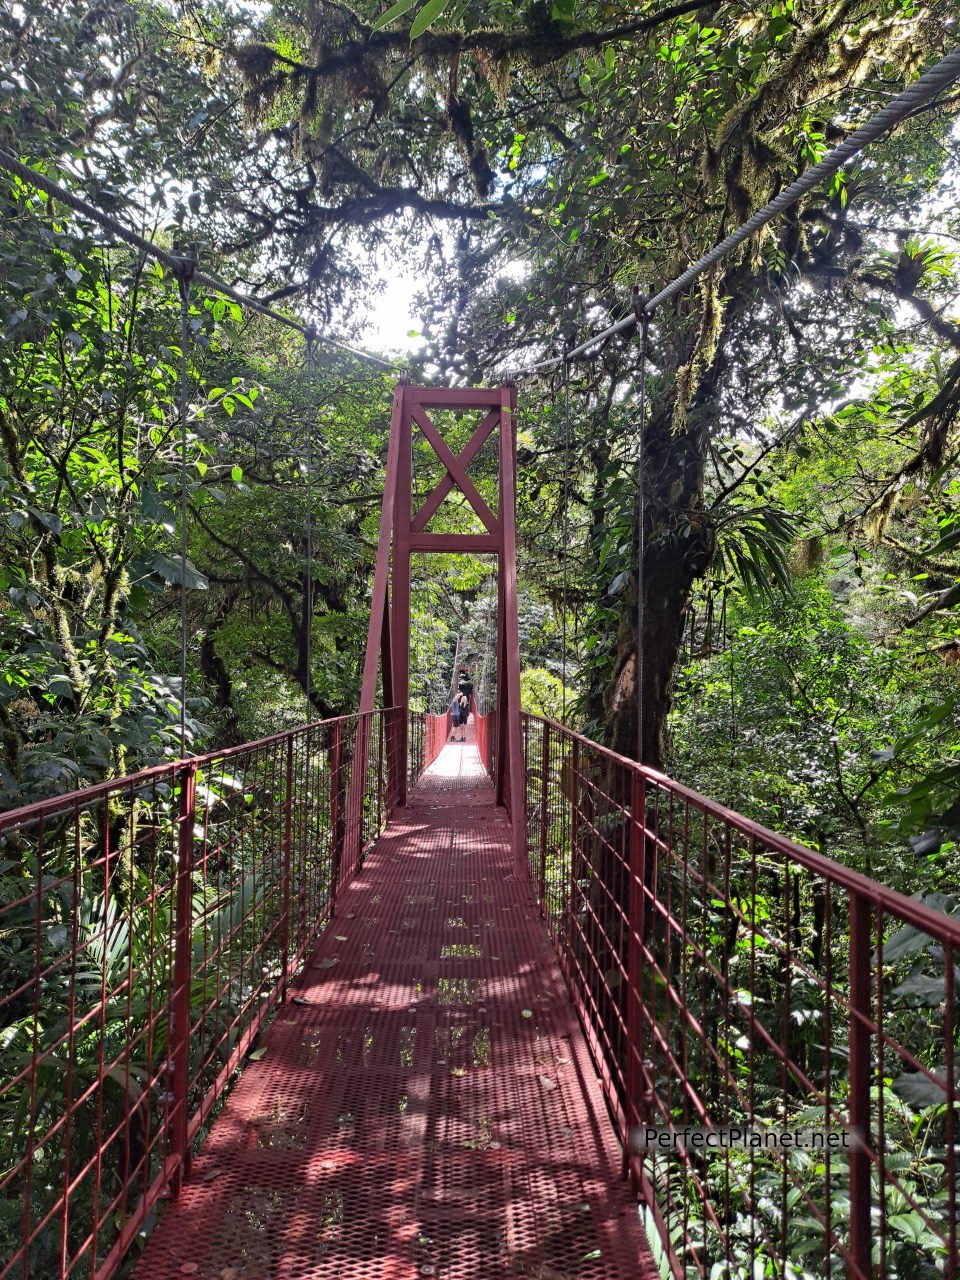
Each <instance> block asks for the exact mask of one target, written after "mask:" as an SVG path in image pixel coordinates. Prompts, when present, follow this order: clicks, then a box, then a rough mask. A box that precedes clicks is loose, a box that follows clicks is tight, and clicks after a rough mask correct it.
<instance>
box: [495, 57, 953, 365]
mask: <svg viewBox="0 0 960 1280" xmlns="http://www.w3.org/2000/svg"><path fill="white" fill-rule="evenodd" d="M958 79H960V48H957V49H954V50H953V51H952V52H951V53H948V54H947V56H946V57H945V58H943V59H942V60H941V61H940V62H938V63H937V64H936V66H934V67H932V68H931V69H930V70H929V71H928V72H926V74H925V75H922V76H921V77H920V79H919V80H917V81H916V82H915V83H914V84H912V85H910V87H909V88H908V89H904V91H903V92H902V93H900V94H898V95H897V96H896V97H895V98H894V99H893V101H892V102H889V103H888V104H887V105H886V106H885V107H884V108H883V109H882V110H881V111H878V112H877V114H876V115H875V116H873V117H872V118H871V119H870V120H868V121H867V122H866V124H863V125H861V126H860V128H859V129H856V130H854V132H853V133H851V134H850V136H849V137H848V138H846V139H845V140H844V141H843V142H841V143H840V145H839V146H837V147H834V148H833V150H832V151H829V152H828V153H827V154H826V155H825V156H824V157H823V159H822V160H820V161H819V162H818V163H817V164H815V165H812V166H811V167H810V168H809V169H807V171H806V172H805V173H803V174H801V176H800V177H799V178H797V180H796V181H795V182H791V183H790V185H789V186H787V187H784V189H783V190H782V191H781V192H779V193H778V194H777V195H776V196H774V198H773V199H772V200H770V201H768V202H767V203H766V204H765V205H764V206H763V208H761V209H758V210H757V212H756V213H754V214H753V216H752V217H750V218H748V219H747V221H746V222H744V223H743V224H742V225H741V226H739V227H738V228H737V229H736V231H733V232H732V233H731V234H730V235H728V236H727V237H726V239H725V240H721V241H720V243H719V244H717V245H715V246H714V248H712V249H711V250H710V251H709V252H708V253H705V254H704V255H703V257H702V258H698V259H697V261H696V262H694V263H693V264H692V265H691V266H689V267H688V268H687V269H686V271H684V272H683V273H682V275H679V276H677V277H676V279H675V280H672V281H671V282H670V283H669V284H668V285H666V287H665V288H663V289H661V290H660V292H659V293H655V294H654V295H653V296H652V297H650V298H648V299H647V300H646V301H645V302H644V303H643V304H642V308H641V309H642V311H643V313H644V314H645V315H648V316H649V315H652V314H653V313H654V312H655V311H656V309H657V307H659V306H661V305H662V303H664V302H667V301H669V299H670V298H673V297H674V296H675V295H676V294H678V293H680V292H681V291H682V290H683V289H685V288H686V287H687V285H690V284H692V283H693V282H694V281H695V280H696V279H698V278H699V277H700V276H702V275H703V274H704V272H705V271H709V270H710V268H711V267H713V266H716V264H717V263H718V262H719V261H720V260H721V259H722V258H725V257H726V256H727V254H728V253H730V252H732V250H734V249H736V248H737V247H738V246H739V245H741V244H743V243H744V241H746V240H749V239H750V237H751V236H752V235H754V234H755V233H756V232H757V231H759V230H761V228H763V227H765V226H766V225H767V223H768V222H772V221H773V219H774V218H776V217H778V216H779V215H780V214H781V213H785V212H786V211H787V210H788V209H790V208H791V207H792V206H793V205H795V204H796V203H797V201H798V200H800V198H801V197H802V196H804V195H806V194H807V192H808V191H812V190H813V189H814V187H818V186H819V185H820V183H821V182H823V181H824V179H826V178H830V177H833V175H834V174H835V173H837V172H839V170H840V169H842V168H843V166H844V165H845V164H846V163H847V161H848V160H852V159H853V157H854V156H855V155H857V154H858V153H859V152H860V151H862V150H863V149H864V148H865V147H867V146H869V144H870V143H872V142H875V141H876V140H877V139H878V138H879V137H881V136H882V135H883V134H885V133H887V132H889V131H890V130H891V129H893V128H895V127H896V126H897V125H898V124H902V123H903V121H904V120H906V119H907V118H908V117H909V116H911V115H914V114H915V113H916V112H917V111H919V110H921V109H922V108H923V107H926V106H928V105H929V104H930V103H932V102H933V101H934V99H935V98H936V97H937V96H938V95H939V94H940V93H942V92H943V90H944V89H946V88H949V86H950V85H952V84H953V83H954V82H955V81H956V80H958ZM636 323H637V317H636V315H634V314H630V315H627V316H624V318H623V319H622V320H618V321H617V322H616V324H612V325H609V326H608V327H607V328H606V329H603V330H601V332H599V333H595V334H594V335H593V336H592V337H590V338H588V339H587V340H586V341H585V342H581V343H580V345H579V346H577V347H574V348H573V350H572V351H569V352H566V353H565V354H564V355H562V356H560V357H558V358H554V359H552V360H541V361H539V362H538V363H536V364H532V365H530V366H529V367H528V368H526V369H523V370H521V371H520V372H519V373H516V374H514V375H513V376H514V378H523V377H529V376H531V375H532V374H534V373H538V372H541V371H545V370H548V369H555V368H556V367H557V365H558V364H560V363H561V362H562V361H564V360H567V361H569V360H575V359H576V358H577V357H578V356H581V355H584V354H585V353H586V352H587V351H589V350H590V348H591V347H594V346H596V344H597V343H598V342H603V341H604V340H605V339H607V338H612V337H613V336H614V335H615V334H618V333H622V332H623V331H624V329H629V328H631V327H633V326H634V325H636Z"/></svg>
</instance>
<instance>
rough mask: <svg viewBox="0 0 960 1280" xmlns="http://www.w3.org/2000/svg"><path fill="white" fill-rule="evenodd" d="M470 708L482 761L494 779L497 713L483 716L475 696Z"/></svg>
mask: <svg viewBox="0 0 960 1280" xmlns="http://www.w3.org/2000/svg"><path fill="white" fill-rule="evenodd" d="M470 708H471V710H472V711H473V720H474V724H475V725H476V726H477V751H478V753H479V755H480V759H481V760H482V761H483V763H484V765H485V766H486V769H487V773H489V774H490V776H491V777H492V776H493V744H494V739H495V737H496V728H495V725H496V712H493V711H489V712H487V714H486V715H481V714H480V708H479V707H478V706H477V699H476V697H475V696H474V697H473V698H471V699H470Z"/></svg>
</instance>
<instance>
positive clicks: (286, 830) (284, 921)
mask: <svg viewBox="0 0 960 1280" xmlns="http://www.w3.org/2000/svg"><path fill="white" fill-rule="evenodd" d="M286 754H287V760H286V773H287V778H286V787H285V789H284V797H283V886H282V895H283V896H282V903H281V907H280V910H281V913H282V914H281V920H280V1000H281V1002H282V1001H284V1000H286V998H287V978H288V977H289V974H290V855H291V849H292V845H293V734H292V733H291V734H289V735H288V737H287V753H286Z"/></svg>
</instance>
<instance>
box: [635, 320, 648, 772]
mask: <svg viewBox="0 0 960 1280" xmlns="http://www.w3.org/2000/svg"><path fill="white" fill-rule="evenodd" d="M649 328H650V317H649V316H648V315H647V314H646V313H644V314H643V315H642V316H641V319H640V374H639V376H640V442H639V448H638V451H637V482H638V489H639V492H638V494H637V658H636V676H637V759H638V760H639V761H641V763H642V761H643V751H644V747H645V745H646V744H645V741H644V733H643V707H644V698H643V692H644V690H643V682H644V664H643V654H644V648H645V646H644V642H643V631H644V627H645V625H646V581H645V579H644V572H643V561H644V556H645V555H646V550H647V535H646V528H645V522H646V515H647V503H646V493H647V448H646V445H647V338H648V334H649Z"/></svg>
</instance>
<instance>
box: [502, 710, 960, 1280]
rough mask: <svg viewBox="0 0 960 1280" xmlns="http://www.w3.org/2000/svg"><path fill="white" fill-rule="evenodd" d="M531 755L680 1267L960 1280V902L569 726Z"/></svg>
mask: <svg viewBox="0 0 960 1280" xmlns="http://www.w3.org/2000/svg"><path fill="white" fill-rule="evenodd" d="M524 754H525V786H526V815H527V840H528V851H529V867H530V873H531V877H532V879H533V881H534V883H535V885H536V888H537V892H538V895H539V899H540V902H541V905H542V908H543V911H544V914H545V916H546V919H547V923H548V926H549V928H550V931H551V934H552V936H553V940H554V943H555V945H556V947H557V951H558V953H559V956H560V959H561V962H562V965H563V968H564V972H565V974H566V977H567V981H568V984H569V986H570V990H571V993H572V995H573V997H574V1000H575V1002H576V1004H577V1006H578V1009H579V1012H580V1016H581V1018H582V1020H583V1024H584V1027H585V1029H586V1031H587V1035H588V1038H589V1040H590V1043H591V1047H592V1050H593V1053H594V1057H595V1061H596V1064H597V1067H598V1071H599V1073H600V1075H601V1077H602V1080H603V1083H604V1087H605V1090H606V1094H607V1099H608V1103H609V1105H610V1108H611V1111H612V1113H613V1114H614V1116H615V1119H616V1122H617V1124H618V1126H619V1129H620V1134H621V1138H622V1140H623V1141H624V1143H625V1150H626V1151H627V1155H626V1157H625V1163H626V1165H627V1166H628V1167H629V1170H630V1172H631V1174H632V1176H633V1178H634V1179H635V1183H636V1186H637V1188H638V1192H639V1194H640V1198H641V1202H642V1205H643V1212H644V1214H645V1217H646V1222H647V1227H648V1234H650V1236H651V1238H652V1239H653V1240H654V1243H655V1245H656V1247H657V1249H658V1250H659V1252H660V1255H661V1263H662V1266H663V1268H664V1269H669V1271H670V1272H671V1273H672V1274H673V1275H674V1276H677V1277H684V1278H686V1277H694V1276H704V1277H711V1278H712V1277H723V1278H724V1280H726V1278H728V1277H734V1276H736V1277H741V1276H742V1277H752V1276H754V1275H757V1274H763V1275H766V1276H787V1275H789V1276H796V1277H808V1276H811V1277H812V1276H831V1275H832V1276H840V1275H849V1276H854V1277H858V1278H859V1280H874V1278H875V1277H907V1276H911V1277H921V1276H923V1277H926V1276H930V1277H933V1276H944V1277H956V1275H957V1270H958V1240H957V1235H958V1227H960V1222H958V1212H960V1204H958V1195H957V1160H958V1143H960V1125H958V1108H957V1092H958V1089H957V1066H956V1064H957V1059H958V1056H960V1046H958V1032H957V1000H958V989H960V970H958V969H957V967H956V966H957V961H958V957H960V919H958V918H954V917H951V916H949V915H946V914H942V913H941V912H939V911H935V910H931V909H930V908H929V907H927V906H925V905H924V904H923V903H922V902H920V901H918V900H915V899H911V898H906V897H904V896H902V895H901V894H898V893H895V892H893V891H892V890H889V889H886V888H884V887H883V886H882V885H879V884H876V883H874V882H873V881H871V880H869V879H867V878H866V877H864V876H862V875H859V874H857V873H856V872H854V871H851V870H849V869H847V868H846V867H843V866H841V865H839V864H837V863H835V862H831V861H830V860H829V859H827V858H824V857H821V856H820V855H818V854H816V853H814V852H812V851H811V850H809V849H806V848H803V847H802V846H800V845H797V844H794V843H792V842H791V841H789V840H786V839H783V838H782V837H780V836H778V835H776V834H775V833H773V832H771V831H767V830H765V829H764V828H763V827H760V826H758V825H757V824H755V823H753V822H750V821H748V820H746V819H744V818H742V817H740V816H739V815H737V814H735V813H732V812H730V811H729V810H727V809H724V808H722V807H721V806H719V805H716V804H714V803H712V802H711V801H709V800H706V799H704V798H703V797H702V796H699V795H697V794H696V793H695V792H693V791H690V790H689V789H687V788H686V787H683V786H680V785H678V784H677V783H674V782H672V781H670V780H669V779H668V778H665V777H663V776H662V775H660V774H657V773H654V772H651V771H650V770H647V769H643V768H640V767H639V766H637V765H636V764H635V763H633V762H632V761H629V760H626V759H624V758H622V757H619V756H617V755H615V754H613V753H612V752H610V751H606V750H605V749H604V748H602V747H600V746H597V745H596V744H595V743H592V742H589V741H587V740H586V739H584V738H581V737H578V736H577V735H576V734H574V733H571V732H570V731H569V730H567V729H565V728H563V727H562V726H560V725H558V724H555V723H551V722H547V721H544V720H541V719H538V718H534V717H532V716H524ZM694 1129H696V1130H699V1131H701V1132H703V1131H707V1133H708V1134H712V1135H713V1137H712V1138H710V1137H707V1136H704V1137H702V1138H700V1139H699V1140H698V1139H696V1138H694V1137H693V1136H692V1131H693V1130H694ZM735 1130H740V1131H742V1138H741V1141H743V1142H744V1143H746V1145H744V1146H736V1147H731V1146H729V1145H727V1144H729V1143H730V1142H731V1141H732V1140H733V1138H734V1136H735V1135H734V1133H733V1132H732V1131H735ZM685 1131H686V1133H685ZM722 1131H726V1137H724V1138H721V1137H720V1136H719V1135H720V1134H721V1132H722ZM777 1131H780V1132H781V1133H785V1134H790V1133H794V1132H797V1133H801V1134H803V1138H802V1141H803V1143H804V1144H805V1147H804V1149H797V1148H796V1147H795V1145H788V1144H793V1141H794V1140H793V1139H790V1138H788V1137H782V1138H781V1139H780V1141H781V1144H782V1145H781V1147H780V1149H774V1148H771V1147H769V1146H768V1144H769V1143H770V1142H771V1141H773V1139H774V1136H775V1134H776V1132H777ZM661 1134H662V1135H664V1136H663V1137H661V1136H660V1135H661ZM631 1140H632V1145H631ZM721 1141H722V1142H723V1143H724V1145H723V1146H722V1147H721V1146H719V1145H713V1144H715V1143H720V1142H721ZM661 1143H663V1144H667V1146H674V1145H676V1146H678V1147H680V1149H679V1150H676V1151H673V1150H668V1149H666V1148H664V1147H661V1146H660V1145H659V1144H661ZM788 1261H789V1263H790V1264H791V1266H790V1269H788V1268H787V1266H786V1263H787V1262H788Z"/></svg>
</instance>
